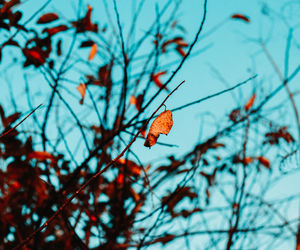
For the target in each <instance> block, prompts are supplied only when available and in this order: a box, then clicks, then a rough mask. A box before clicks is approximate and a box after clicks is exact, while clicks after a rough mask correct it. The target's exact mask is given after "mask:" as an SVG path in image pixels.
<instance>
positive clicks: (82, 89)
mask: <svg viewBox="0 0 300 250" xmlns="http://www.w3.org/2000/svg"><path fill="white" fill-rule="evenodd" d="M76 89H77V90H78V91H79V93H80V95H81V100H80V104H83V100H84V97H85V91H86V85H85V84H84V83H80V84H79V85H78V86H77V88H76Z"/></svg>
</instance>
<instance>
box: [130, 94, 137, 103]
mask: <svg viewBox="0 0 300 250" xmlns="http://www.w3.org/2000/svg"><path fill="white" fill-rule="evenodd" d="M136 102H137V100H136V97H135V96H134V95H132V96H130V100H129V103H130V104H136Z"/></svg>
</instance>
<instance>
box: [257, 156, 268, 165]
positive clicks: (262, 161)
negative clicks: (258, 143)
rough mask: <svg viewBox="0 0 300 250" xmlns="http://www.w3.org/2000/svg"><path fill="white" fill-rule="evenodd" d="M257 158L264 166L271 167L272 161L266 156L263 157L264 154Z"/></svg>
mask: <svg viewBox="0 0 300 250" xmlns="http://www.w3.org/2000/svg"><path fill="white" fill-rule="evenodd" d="M256 159H257V160H258V161H259V163H260V164H261V165H263V166H264V167H266V168H270V162H269V160H268V159H267V158H265V157H263V156H258V157H257V158H256Z"/></svg>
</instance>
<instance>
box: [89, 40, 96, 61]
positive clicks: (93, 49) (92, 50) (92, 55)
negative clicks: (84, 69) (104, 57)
mask: <svg viewBox="0 0 300 250" xmlns="http://www.w3.org/2000/svg"><path fill="white" fill-rule="evenodd" d="M97 50H98V47H97V44H96V43H94V44H93V45H92V47H91V51H90V54H89V61H90V60H92V59H93V58H94V57H95V55H96V53H97Z"/></svg>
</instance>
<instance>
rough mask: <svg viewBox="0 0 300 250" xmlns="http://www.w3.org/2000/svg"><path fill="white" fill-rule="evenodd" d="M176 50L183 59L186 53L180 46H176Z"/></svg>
mask: <svg viewBox="0 0 300 250" xmlns="http://www.w3.org/2000/svg"><path fill="white" fill-rule="evenodd" d="M176 50H177V52H178V53H179V54H180V55H181V56H182V57H185V55H186V53H185V51H184V50H183V49H182V48H181V47H180V46H177V47H176Z"/></svg>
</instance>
